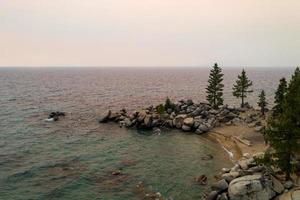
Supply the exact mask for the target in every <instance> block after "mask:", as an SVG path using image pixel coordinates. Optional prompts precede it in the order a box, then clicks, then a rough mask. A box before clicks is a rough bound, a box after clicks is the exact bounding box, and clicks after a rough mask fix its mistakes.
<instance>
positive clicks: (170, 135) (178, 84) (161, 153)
mask: <svg viewBox="0 0 300 200" xmlns="http://www.w3.org/2000/svg"><path fill="white" fill-rule="evenodd" d="M240 71H241V69H240V68H227V69H225V70H224V73H225V77H224V84H225V91H224V96H225V103H227V104H234V105H238V104H239V101H238V100H236V99H235V98H233V97H232V95H231V93H232V91H231V88H232V84H233V83H234V81H235V79H236V76H237V74H239V73H240ZM246 71H247V73H248V75H249V78H250V79H251V80H253V83H254V85H253V89H254V93H253V94H251V95H250V96H249V98H248V99H247V100H248V101H249V102H250V104H252V105H255V104H256V101H257V94H258V93H259V92H260V90H261V89H265V90H266V93H267V99H268V101H269V102H270V104H271V105H272V101H273V93H274V91H275V89H276V88H277V85H278V82H279V79H280V78H281V77H289V76H290V75H291V73H292V71H293V69H292V68H275V69H272V68H248V69H246ZM208 73H209V69H203V68H143V69H139V68H72V69H70V68H40V69H36V68H0V106H1V109H0V125H1V126H0V199H103V200H118V199H120V200H121V199H122V200H124V199H141V196H143V195H144V194H143V192H141V191H139V190H137V188H136V185H137V184H138V183H139V182H141V181H142V182H143V183H144V185H145V190H146V192H151V191H152V192H157V191H159V192H161V193H162V195H163V196H164V197H173V199H175V200H181V199H183V200H192V199H199V198H200V197H201V196H202V194H203V191H204V190H205V187H204V186H199V185H197V184H195V183H194V181H193V179H194V177H195V176H199V175H202V174H206V175H207V176H208V178H209V181H211V182H212V181H213V180H214V178H213V176H214V175H215V174H216V173H217V172H218V171H219V170H220V169H221V168H222V167H226V166H230V165H231V163H230V161H229V160H228V159H227V156H226V154H225V152H224V151H223V150H222V148H221V147H220V146H219V145H218V144H216V143H215V142H214V141H211V140H209V139H207V138H206V137H205V136H198V135H193V134H186V133H182V132H179V131H163V133H162V134H161V135H154V134H152V132H138V131H136V130H126V129H121V128H119V127H118V126H117V125H115V124H98V123H97V116H98V115H99V113H101V112H102V111H103V110H106V109H113V110H118V109H121V108H123V107H124V108H127V109H128V110H133V109H136V108H138V107H143V106H148V105H151V104H154V105H155V104H157V103H162V102H163V101H164V99H165V98H166V97H167V96H169V97H170V98H171V99H173V100H174V101H175V100H180V99H182V98H192V99H193V100H194V101H204V100H205V86H206V81H207V77H208ZM56 110H59V111H64V112H66V113H67V116H66V117H65V118H62V119H61V120H60V121H58V122H55V123H47V122H45V121H44V119H45V118H46V117H47V114H48V113H49V112H51V111H56ZM207 154H211V155H213V156H214V159H213V160H209V161H204V160H202V159H201V158H202V157H203V156H205V155H207ZM117 169H122V171H123V173H124V175H122V176H113V175H111V173H112V171H114V170H117Z"/></svg>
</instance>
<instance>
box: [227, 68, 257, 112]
mask: <svg viewBox="0 0 300 200" xmlns="http://www.w3.org/2000/svg"><path fill="white" fill-rule="evenodd" d="M250 86H252V81H250V80H249V79H248V77H247V75H246V72H245V70H244V69H243V71H242V74H241V75H238V80H236V83H235V85H233V88H232V89H233V96H235V97H237V98H241V99H242V104H241V107H242V108H243V107H244V105H245V103H244V99H245V98H246V97H247V94H249V93H252V92H253V90H249V87H250Z"/></svg>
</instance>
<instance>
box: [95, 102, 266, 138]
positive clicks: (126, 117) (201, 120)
mask: <svg viewBox="0 0 300 200" xmlns="http://www.w3.org/2000/svg"><path fill="white" fill-rule="evenodd" d="M241 112H242V111H241V110H240V109H239V108H234V107H230V106H227V105H225V106H223V107H220V108H219V109H218V110H215V109H213V108H212V107H211V106H210V105H209V104H207V103H194V102H193V101H192V100H181V101H179V102H178V103H176V104H174V108H172V109H171V108H168V109H166V110H165V112H164V113H161V110H157V109H156V108H155V107H153V106H149V107H148V108H145V109H141V110H138V111H134V112H131V113H127V111H126V110H125V109H122V110H120V111H119V112H112V111H111V110H108V111H105V112H104V113H103V114H102V115H101V116H100V118H99V122H100V123H106V122H109V121H113V122H117V123H119V125H120V127H127V128H130V127H135V128H138V129H153V128H162V127H167V128H176V129H181V130H182V131H184V132H194V133H196V134H203V133H206V132H209V131H210V130H211V129H213V128H214V127H218V126H220V125H222V124H227V125H237V124H239V123H246V121H247V122H249V123H250V122H251V123H254V122H257V121H259V118H258V115H249V116H246V117H245V118H241V117H240V113H241ZM243 112H244V110H243ZM250 119H251V120H250ZM260 126H261V125H260ZM255 127H256V126H255ZM256 129H258V128H256ZM260 130H261V129H260Z"/></svg>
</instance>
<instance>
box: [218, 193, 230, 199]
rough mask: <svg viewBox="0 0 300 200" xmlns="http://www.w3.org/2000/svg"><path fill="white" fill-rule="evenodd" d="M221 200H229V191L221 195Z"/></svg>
mask: <svg viewBox="0 0 300 200" xmlns="http://www.w3.org/2000/svg"><path fill="white" fill-rule="evenodd" d="M219 200H228V197H227V193H226V192H224V193H222V194H221V195H220V199H219Z"/></svg>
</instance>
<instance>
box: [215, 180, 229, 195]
mask: <svg viewBox="0 0 300 200" xmlns="http://www.w3.org/2000/svg"><path fill="white" fill-rule="evenodd" d="M211 188H212V189H213V190H216V191H218V192H221V191H224V190H226V189H227V188H228V183H227V182H226V181H225V180H224V179H222V180H220V181H218V182H216V183H214V184H212V186H211Z"/></svg>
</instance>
